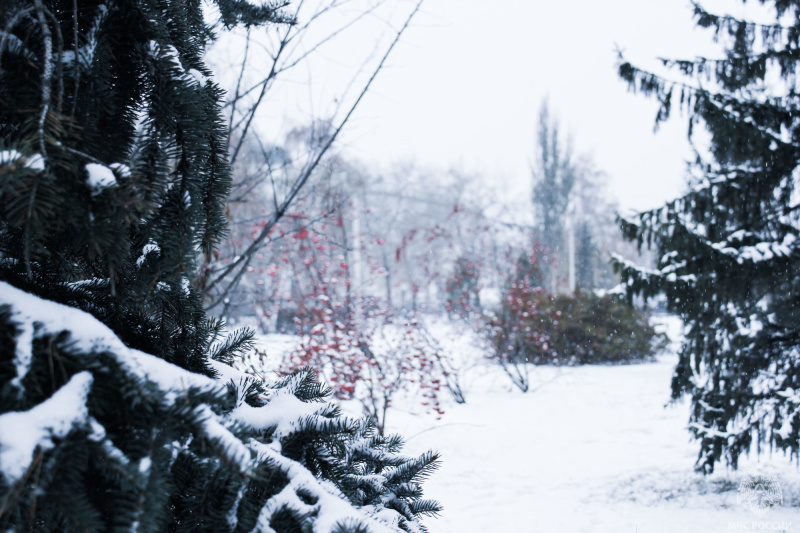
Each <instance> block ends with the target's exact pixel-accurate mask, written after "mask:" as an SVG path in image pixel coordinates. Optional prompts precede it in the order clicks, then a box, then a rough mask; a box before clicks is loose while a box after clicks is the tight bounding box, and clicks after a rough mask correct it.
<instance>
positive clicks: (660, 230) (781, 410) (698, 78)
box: [617, 1, 800, 472]
mask: <svg viewBox="0 0 800 533" xmlns="http://www.w3.org/2000/svg"><path fill="white" fill-rule="evenodd" d="M760 3H761V4H767V5H770V6H771V8H774V12H775V21H776V22H775V24H773V25H759V24H754V23H751V22H748V21H745V20H739V19H736V18H732V17H730V16H718V15H715V14H711V13H709V12H707V11H705V10H704V9H703V8H702V7H700V6H699V5H695V10H694V13H695V16H696V19H697V23H698V25H699V26H700V27H702V28H708V29H710V30H711V31H712V32H713V35H714V37H715V38H717V39H719V41H720V43H721V44H722V45H723V46H724V49H725V54H724V57H722V58H720V59H704V58H700V59H695V60H691V61H683V60H680V61H665V62H664V63H665V65H667V66H671V67H673V68H674V70H675V71H677V72H679V73H680V74H682V75H683V76H684V79H683V81H682V82H672V81H667V80H666V79H665V78H664V77H659V76H656V75H654V74H652V73H650V72H645V71H642V70H640V69H637V68H636V67H634V66H632V65H631V64H629V63H627V62H624V61H622V62H621V63H620V67H619V73H620V76H621V77H622V78H623V79H624V80H626V81H627V82H628V83H629V84H630V86H631V87H632V88H634V89H636V90H639V91H641V92H643V93H645V94H647V95H651V96H653V97H655V98H657V99H658V100H659V102H660V104H661V106H660V111H659V114H658V118H657V120H664V119H666V118H667V117H668V116H669V114H670V107H671V105H672V104H673V103H676V102H678V100H680V103H681V107H682V108H683V109H684V110H686V111H687V112H688V114H689V117H690V130H689V134H690V137H692V131H693V130H692V128H694V129H695V130H696V129H697V127H698V125H704V126H705V128H706V129H707V131H708V132H709V134H710V136H709V137H708V138H709V139H710V141H709V143H708V145H707V147H706V148H708V149H706V148H703V149H702V150H698V153H702V154H703V155H698V158H697V162H696V163H695V164H694V165H693V167H691V168H692V176H691V179H690V192H688V193H687V194H686V195H685V196H682V197H680V198H678V199H676V200H674V201H671V202H669V203H667V204H666V205H664V206H663V207H661V208H658V209H655V210H652V211H647V212H644V213H641V214H639V215H638V216H636V217H632V218H630V219H625V220H622V221H621V224H622V229H623V232H624V233H625V235H626V237H627V238H628V239H630V240H636V241H638V243H639V245H640V246H641V245H642V244H643V243H647V244H649V245H653V246H654V247H655V248H656V250H657V251H658V256H659V257H660V259H659V260H658V264H657V268H656V269H655V270H645V269H641V268H637V267H636V266H634V265H632V264H629V263H625V262H624V261H622V260H621V259H618V262H617V267H618V268H619V270H620V272H621V274H622V281H623V282H624V284H625V285H626V287H627V291H628V294H629V295H633V294H637V293H639V294H643V295H645V296H652V295H655V294H656V293H664V294H666V296H667V305H668V308H669V310H670V311H671V312H674V313H677V314H678V315H680V316H681V317H682V318H683V320H684V321H685V323H686V325H687V328H688V331H687V335H686V340H685V343H684V346H683V348H682V350H681V353H680V360H679V363H678V366H677V368H676V370H675V373H674V376H673V382H672V393H673V396H674V397H676V398H677V397H679V396H681V395H684V394H688V395H690V396H691V398H692V412H691V421H690V427H691V429H692V431H693V433H694V435H695V436H696V438H697V439H698V440H699V441H700V453H699V457H698V460H697V464H696V467H697V469H698V470H700V471H703V472H712V471H713V469H714V466H715V464H716V463H717V462H718V461H723V462H724V463H727V464H728V465H730V466H731V467H733V468H735V467H736V466H737V462H738V460H739V457H740V456H741V454H742V453H749V452H750V451H751V450H755V451H756V453H760V452H761V451H762V450H764V449H765V447H769V448H770V449H773V448H778V449H782V450H785V451H789V453H791V454H797V453H798V451H800V450H799V449H798V446H800V277H798V272H800V241H799V240H798V239H797V234H798V229H800V223H799V222H800V221H798V212H797V208H798V203H797V202H798V197H797V191H796V185H797V179H798V175H799V174H798V167H799V166H800V98H798V94H797V92H796V90H797V89H796V88H797V78H796V68H797V65H798V61H800V13H798V7H800V2H797V1H772V2H769V1H766V2H764V1H762V2H760ZM693 80H695V82H694V83H693ZM704 144H705V141H704Z"/></svg>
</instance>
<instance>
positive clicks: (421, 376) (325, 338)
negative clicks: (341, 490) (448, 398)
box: [283, 308, 463, 432]
mask: <svg viewBox="0 0 800 533" xmlns="http://www.w3.org/2000/svg"><path fill="white" fill-rule="evenodd" d="M320 314H321V315H322V320H321V322H320V323H318V324H317V325H316V326H314V328H313V329H312V330H311V331H310V333H309V334H308V335H303V336H302V337H301V339H300V343H299V345H298V346H297V348H296V349H295V350H294V351H293V352H292V353H290V354H289V356H288V357H287V360H286V361H284V363H283V367H284V370H285V371H288V372H291V371H296V370H297V369H299V368H304V367H310V368H313V369H315V370H316V371H317V372H319V374H320V375H321V376H322V377H323V378H324V380H325V383H326V384H328V385H329V386H330V387H331V389H332V390H333V394H334V395H335V396H336V397H337V398H339V399H341V400H357V401H358V402H359V403H360V404H361V405H362V407H363V411H364V413H365V414H366V415H367V416H368V417H369V418H370V419H371V420H373V421H374V423H375V425H376V426H377V428H378V429H379V431H380V432H383V430H384V428H385V427H386V415H387V411H388V409H389V407H390V406H391V405H392V404H393V403H394V402H395V401H396V400H397V399H398V397H401V396H404V395H405V396H413V397H414V400H413V403H415V404H416V405H418V406H419V407H421V408H422V410H423V411H425V412H429V413H436V414H437V416H438V415H441V414H442V413H443V412H444V411H443V408H442V404H441V401H440V395H441V393H442V392H443V391H444V390H447V389H449V388H450V384H451V382H452V379H451V377H450V376H449V375H448V374H449V373H448V370H447V369H446V362H445V361H444V359H445V356H444V354H443V353H442V352H441V349H440V348H439V347H438V345H437V344H436V342H435V340H434V339H433V338H431V337H430V335H429V334H428V333H427V331H426V329H425V328H424V326H423V325H422V324H420V323H419V322H417V321H411V320H403V319H400V318H398V317H394V316H392V315H391V314H390V313H389V312H388V311H384V312H380V313H377V315H376V316H370V317H365V318H362V319H361V320H356V319H355V317H354V316H353V315H352V314H350V315H348V318H349V319H345V321H344V322H342V321H341V320H339V319H338V318H337V317H336V316H335V313H334V310H333V309H330V308H329V309H322V310H321V311H320ZM462 401H463V398H462Z"/></svg>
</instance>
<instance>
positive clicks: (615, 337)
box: [489, 255, 666, 391]
mask: <svg viewBox="0 0 800 533" xmlns="http://www.w3.org/2000/svg"><path fill="white" fill-rule="evenodd" d="M541 281H542V275H541V270H540V268H539V260H538V257H537V256H536V255H532V256H531V257H528V258H523V259H521V260H520V261H519V262H518V265H517V271H516V273H515V274H514V275H513V276H512V278H511V279H510V280H509V282H508V284H507V288H506V291H505V294H504V295H503V299H502V302H501V305H500V308H499V310H498V311H497V312H496V313H495V314H494V315H493V316H492V317H491V320H490V324H489V335H490V338H491V341H492V345H493V348H494V350H493V355H492V356H493V358H495V359H496V360H497V361H498V362H499V363H500V364H501V365H502V366H503V368H504V369H506V372H507V373H508V374H509V376H510V377H511V379H512V381H513V382H514V383H515V385H517V386H518V387H520V389H522V390H523V391H525V390H527V386H528V379H527V368H526V365H528V364H534V365H542V364H556V365H576V364H593V363H627V362H633V361H641V360H647V359H651V358H653V357H654V356H655V355H656V354H657V353H658V351H659V350H661V349H662V348H663V347H664V346H665V342H666V337H665V336H664V335H663V334H659V333H657V332H656V331H655V329H654V328H653V327H652V326H651V325H650V324H649V322H648V315H647V314H646V313H645V312H644V311H642V310H640V309H638V308H636V307H633V306H630V305H628V304H627V303H625V302H624V301H622V300H621V299H620V298H619V297H617V296H615V295H604V296H599V295H597V294H595V293H593V292H584V291H580V290H578V291H576V292H575V293H574V294H560V295H557V296H554V295H552V294H549V293H548V292H547V291H546V290H544V289H543V288H542V287H541Z"/></svg>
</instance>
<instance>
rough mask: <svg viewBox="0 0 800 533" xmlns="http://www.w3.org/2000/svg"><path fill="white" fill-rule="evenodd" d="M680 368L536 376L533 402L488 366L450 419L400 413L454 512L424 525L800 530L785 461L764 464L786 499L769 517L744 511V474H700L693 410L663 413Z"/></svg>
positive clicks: (592, 369)
mask: <svg viewBox="0 0 800 533" xmlns="http://www.w3.org/2000/svg"><path fill="white" fill-rule="evenodd" d="M675 361H676V359H675V356H674V355H672V356H665V357H664V358H662V359H661V360H660V361H659V362H657V363H648V364H640V365H631V366H587V367H578V368H564V369H554V368H539V369H536V370H535V374H536V376H535V379H536V380H537V382H539V383H541V386H540V387H539V388H537V389H536V390H534V391H532V392H529V393H527V394H522V393H520V392H518V391H516V390H512V389H511V388H510V386H509V385H508V383H507V381H506V380H505V379H504V376H503V375H502V374H499V373H495V369H487V368H483V369H479V370H477V371H476V372H475V373H474V375H473V379H474V383H473V385H472V386H471V387H470V391H469V394H468V396H467V404H465V405H454V406H452V407H450V408H449V410H448V412H447V413H446V414H445V416H444V418H443V419H442V420H441V421H438V422H435V421H432V420H430V419H425V418H422V417H416V416H411V415H409V414H407V413H402V412H394V413H392V414H391V415H390V416H392V417H394V418H393V422H394V424H392V425H393V426H394V427H392V428H390V429H391V430H396V431H399V432H400V433H401V434H403V435H405V436H406V437H407V439H408V451H410V452H413V451H421V450H424V449H428V448H433V449H436V450H438V451H440V452H441V454H442V456H443V464H442V468H441V470H440V471H438V472H437V473H436V474H434V475H433V476H432V478H431V479H430V480H429V481H428V482H427V483H426V484H425V491H426V495H427V496H429V497H434V498H437V499H439V500H441V501H442V503H443V504H444V506H445V512H444V513H443V515H442V516H441V518H439V519H428V520H427V523H428V524H429V526H430V529H431V531H432V532H434V533H437V532H438V533H472V532H475V533H478V532H494V531H503V532H509V533H514V532H520V533H528V532H547V533H553V532H562V531H563V532H582V531H587V532H588V531H591V532H594V533H599V532H614V533H619V532H631V533H655V532H676V531H677V532H688V531H703V532H709V531H730V530H733V529H737V528H738V529H740V530H741V529H744V530H771V531H776V530H777V531H781V530H787V528H786V527H785V526H787V525H789V526H790V527H789V529H788V530H790V531H800V511H799V510H798V507H797V505H798V502H797V501H796V499H797V497H798V487H800V476H798V469H797V467H796V466H794V465H793V464H791V463H789V461H788V460H786V459H785V458H784V457H783V456H782V455H780V456H776V457H774V458H772V459H765V458H762V459H761V463H760V466H761V467H764V466H766V467H768V468H771V469H772V471H773V472H774V473H775V474H777V475H778V478H779V480H780V483H781V486H782V489H783V492H784V500H785V501H784V505H783V506H782V507H779V508H773V509H771V510H769V511H768V513H767V514H766V515H765V516H763V517H758V516H756V515H755V514H754V513H753V512H751V511H749V510H747V509H743V508H741V507H740V506H739V505H738V504H737V494H738V490H737V488H738V482H739V479H740V476H741V473H737V472H725V471H724V468H721V470H722V471H721V472H718V473H715V474H714V475H713V476H710V477H709V478H706V479H704V478H703V477H702V476H698V475H696V474H694V473H693V472H692V466H693V463H694V459H695V454H696V445H695V444H694V443H693V442H692V441H691V439H690V435H689V434H688V432H687V431H686V430H685V426H686V421H687V419H688V411H687V409H688V406H687V405H688V404H687V403H682V404H678V405H670V406H667V407H666V408H665V404H666V403H667V402H668V400H669V382H670V377H671V373H672V369H673V368H674V365H675ZM478 385H480V386H478ZM391 422H392V421H391V420H390V423H391ZM753 464H754V463H752V462H746V463H745V464H744V465H743V469H747V468H748V467H750V466H751V465H753ZM790 505H794V507H790ZM789 522H791V524H787V523H789Z"/></svg>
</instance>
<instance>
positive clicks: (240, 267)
mask: <svg viewBox="0 0 800 533" xmlns="http://www.w3.org/2000/svg"><path fill="white" fill-rule="evenodd" d="M423 2H424V0H419V1H418V2H417V4H416V6H415V7H414V9H413V11H412V12H411V14H410V15H409V16H408V18H407V19H406V21H405V23H404V24H403V26H402V27H401V28H400V29H399V30H397V32H396V35H395V38H394V40H393V41H392V43H391V44H390V45H389V47H388V48H387V50H386V52H385V53H384V55H383V57H382V58H381V61H380V63H379V64H378V66H377V67H376V68H375V70H374V71H373V72H372V75H371V76H370V78H369V80H367V83H366V84H365V85H364V87H363V88H362V90H361V92H360V93H359V95H358V98H356V100H355V102H353V104H352V105H351V106H350V109H349V110H348V112H347V114H346V115H345V116H344V118H343V119H342V120H341V121H340V122H339V125H338V126H337V127H336V129H335V130H334V132H333V133H332V134H331V135H330V136H329V137H328V138H327V140H326V141H325V143H324V144H323V146H322V147H321V149H320V150H319V152H318V153H317V155H316V157H314V159H313V160H312V161H311V162H310V163H309V164H308V165H306V167H305V169H304V170H303V171H302V172H301V174H300V176H299V177H298V178H297V180H295V182H294V184H293V186H292V188H291V190H290V191H289V193H288V194H287V196H286V197H285V198H284V199H283V201H282V202H281V205H280V207H279V208H278V209H277V210H276V211H275V212H274V213H273V214H272V216H271V217H270V220H269V222H268V223H267V224H266V225H265V226H264V227H263V228H262V229H261V231H260V233H259V234H258V236H257V237H256V238H255V239H253V242H252V243H250V245H249V246H248V247H247V249H246V250H245V251H244V252H243V253H242V254H241V255H239V257H237V258H236V260H235V261H232V262H231V264H230V265H229V266H228V267H227V268H226V269H225V270H224V271H223V272H222V273H221V274H220V275H219V276H217V277H216V278H215V279H214V280H213V281H211V283H209V284H208V285H207V286H206V287H205V288H204V292H205V294H208V293H209V292H210V291H211V290H212V289H213V288H214V287H216V286H217V285H218V284H220V283H221V282H222V280H224V279H226V278H227V277H228V276H230V275H231V274H234V277H233V279H232V280H231V282H230V283H229V284H228V286H227V287H226V289H225V290H224V291H223V293H222V296H220V298H219V299H218V302H219V301H223V302H224V300H225V298H226V297H227V295H228V294H229V293H230V291H231V290H232V289H233V288H235V286H237V285H238V283H239V281H240V280H241V278H242V276H243V275H244V272H245V271H246V269H247V267H248V266H249V265H250V261H251V260H252V258H253V256H254V254H255V252H256V250H258V249H259V247H260V246H261V244H262V243H263V241H264V240H265V239H266V238H267V236H268V235H269V233H270V232H271V231H272V228H274V227H275V225H276V224H277V223H278V221H279V220H280V219H281V218H283V216H284V215H285V214H286V212H287V211H288V209H289V207H290V206H291V205H292V203H293V202H294V200H295V198H296V197H297V195H298V194H299V193H300V191H301V190H302V189H303V187H304V186H305V185H306V183H307V182H308V180H309V178H310V177H311V175H312V174H313V172H314V170H315V169H316V168H317V166H318V165H319V163H320V161H322V158H323V157H324V156H325V154H326V153H327V152H328V150H329V149H330V147H331V146H332V145H333V143H334V141H335V140H336V138H337V137H338V135H339V133H340V132H341V131H342V129H343V128H344V126H345V125H346V124H347V122H348V121H349V120H350V117H351V116H352V115H353V113H354V112H355V110H356V108H357V107H358V105H359V104H360V103H361V100H363V98H364V96H365V95H366V94H367V92H368V91H369V89H370V87H371V86H372V83H373V82H374V81H375V79H376V78H377V76H378V73H379V72H380V71H381V70H382V69H383V66H384V64H385V63H386V61H387V59H388V58H389V56H390V55H391V53H392V51H393V50H394V47H395V46H396V45H397V43H398V42H399V41H400V38H401V37H402V36H403V33H404V32H405V30H406V29H407V28H408V26H409V25H410V24H411V21H412V20H413V18H414V16H415V15H416V14H417V12H418V11H419V9H420V7H421V6H422V3H423ZM212 307H213V306H212Z"/></svg>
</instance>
